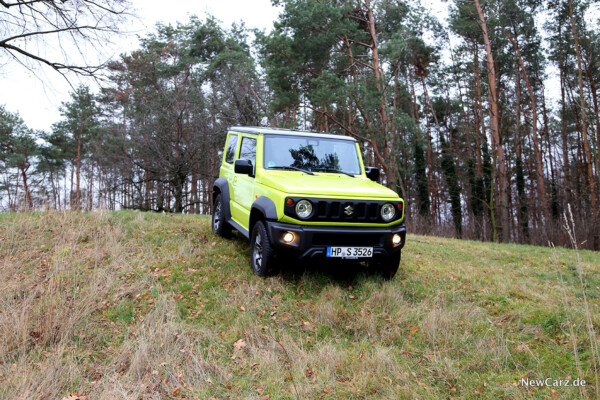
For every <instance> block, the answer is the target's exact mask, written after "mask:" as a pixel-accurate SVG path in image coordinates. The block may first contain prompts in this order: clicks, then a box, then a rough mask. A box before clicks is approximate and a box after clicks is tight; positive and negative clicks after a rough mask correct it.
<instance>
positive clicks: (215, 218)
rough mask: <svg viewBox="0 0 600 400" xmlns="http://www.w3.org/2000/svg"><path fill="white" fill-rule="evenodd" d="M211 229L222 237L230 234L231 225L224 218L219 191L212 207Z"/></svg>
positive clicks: (223, 208)
mask: <svg viewBox="0 0 600 400" xmlns="http://www.w3.org/2000/svg"><path fill="white" fill-rule="evenodd" d="M212 231H213V232H214V233H216V234H217V235H219V236H221V237H224V238H228V237H229V236H231V225H229V223H228V222H227V220H226V219H225V204H223V196H222V195H221V194H220V193H219V194H218V195H217V197H216V198H215V204H214V207H213V215H212Z"/></svg>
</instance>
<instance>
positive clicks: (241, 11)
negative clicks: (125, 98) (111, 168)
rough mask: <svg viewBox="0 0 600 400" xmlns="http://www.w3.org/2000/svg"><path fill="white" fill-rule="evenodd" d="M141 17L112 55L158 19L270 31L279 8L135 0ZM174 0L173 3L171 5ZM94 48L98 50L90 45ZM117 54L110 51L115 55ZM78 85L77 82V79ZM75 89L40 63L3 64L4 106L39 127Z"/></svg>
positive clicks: (256, 2)
mask: <svg viewBox="0 0 600 400" xmlns="http://www.w3.org/2000/svg"><path fill="white" fill-rule="evenodd" d="M131 2H132V4H133V6H134V8H135V10H134V13H135V14H136V15H137V16H138V17H137V19H135V20H132V22H131V25H130V26H127V27H124V30H127V31H129V34H127V35H125V36H124V37H123V38H120V39H119V40H118V41H117V44H116V45H115V47H114V50H113V52H112V55H114V56H118V55H119V54H121V53H127V52H130V51H132V50H135V49H136V48H137V44H138V40H137V37H138V36H145V35H146V34H148V33H150V32H152V31H153V30H154V26H155V25H156V23H158V22H162V23H173V24H174V23H175V22H177V21H179V22H184V23H185V22H187V21H188V20H189V16H190V15H197V16H199V17H204V16H205V15H206V14H207V13H208V14H211V15H213V16H215V17H216V18H218V19H219V20H221V21H222V22H223V24H224V25H225V26H227V27H229V26H231V24H232V23H233V22H240V21H244V22H245V24H246V26H247V27H249V28H258V29H267V30H269V29H270V28H271V27H272V25H273V21H274V20H275V19H276V18H277V16H278V14H279V12H278V9H277V8H276V7H273V6H272V5H271V1H270V0H251V1H250V0H220V1H214V0H196V1H187V0H171V1H170V2H165V1H164V0H132V1H131ZM167 4H168V5H167ZM90 51H93V50H92V49H90ZM110 55H111V54H107V56H110ZM73 83H74V84H75V85H76V84H77V81H76V80H74V81H73ZM70 90H71V87H70V86H69V85H68V83H67V82H66V81H65V80H64V78H62V77H61V76H60V75H59V74H58V73H56V72H54V71H52V70H50V69H49V68H45V67H40V68H38V69H36V70H35V71H34V72H31V71H28V70H27V69H26V68H24V67H23V66H21V65H19V64H17V63H15V62H8V63H5V64H0V104H3V105H5V106H6V108H7V109H8V110H9V111H11V112H19V113H20V114H21V117H22V118H23V119H24V120H25V122H26V124H27V125H28V126H29V127H30V128H33V129H45V130H49V129H50V127H51V125H52V124H53V123H54V122H57V121H59V120H60V118H61V117H60V112H59V107H60V104H61V102H63V101H68V100H69V91H70Z"/></svg>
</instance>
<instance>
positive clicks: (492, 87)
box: [475, 0, 509, 240]
mask: <svg viewBox="0 0 600 400" xmlns="http://www.w3.org/2000/svg"><path fill="white" fill-rule="evenodd" d="M475 7H476V8H477V14H478V15H479V21H480V23H481V30H482V32H483V41H484V43H485V51H486V55H487V65H488V80H489V97H490V132H491V134H492V140H493V143H494V147H495V149H496V157H497V160H498V197H499V201H498V202H496V207H497V208H498V210H499V213H500V219H501V222H500V224H497V221H496V224H497V227H498V231H499V238H500V239H501V240H507V239H508V237H509V235H508V232H506V231H505V229H504V228H505V227H508V212H507V209H506V206H507V205H508V199H507V191H506V187H507V183H506V162H505V160H504V152H503V151H502V143H501V142H500V132H499V130H498V117H499V111H498V93H497V87H496V67H495V65H494V55H493V53H492V45H491V43H490V38H489V35H488V29H487V23H486V19H485V17H484V15H483V11H482V9H481V6H480V4H479V0H475Z"/></svg>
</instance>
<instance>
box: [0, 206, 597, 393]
mask: <svg viewBox="0 0 600 400" xmlns="http://www.w3.org/2000/svg"><path fill="white" fill-rule="evenodd" d="M579 271H583V272H584V279H583V284H582V281H581V280H580V275H579ZM599 296H600V254H598V253H594V252H589V251H580V252H579V253H576V252H574V251H571V250H566V249H556V250H552V249H550V248H542V247H533V246H522V245H505V244H491V243H480V242H471V241H460V240H450V239H442V238H435V237H424V236H414V235H409V236H408V238H407V244H406V247H405V249H404V251H403V258H402V263H401V268H400V271H399V273H398V275H397V276H396V278H394V279H393V280H392V281H388V282H386V281H383V280H381V279H380V278H379V277H377V276H373V275H371V274H369V273H368V270H367V269H366V268H365V267H364V266H363V265H361V264H357V263H354V264H342V265H328V264H323V263H315V262H306V263H291V264H290V265H287V266H286V267H285V268H284V269H283V271H282V273H281V274H280V275H278V276H275V277H271V278H267V279H262V278H258V277H256V276H254V275H253V274H252V272H251V269H250V266H249V245H248V243H247V241H246V240H245V239H244V238H242V237H241V236H239V235H237V236H235V237H234V238H233V239H231V240H224V239H221V238H218V237H216V236H214V235H213V234H212V233H211V232H210V224H209V219H208V218H207V217H203V216H171V215H160V214H150V213H145V214H144V213H136V212H117V213H82V214H75V213H73V214H69V213H67V214H63V213H28V214H0V398H19V396H21V397H23V398H62V397H65V396H67V394H68V393H69V392H78V393H80V394H85V395H87V396H88V397H89V398H90V399H92V398H131V399H134V398H135V399H138V398H173V399H174V398H188V399H193V398H199V399H208V398H211V397H212V398H216V399H235V398H239V399H246V398H251V399H252V398H256V399H266V398H267V397H266V396H269V398H270V399H295V398H302V399H306V398H312V399H359V398H360V399H364V398H373V399H375V398H382V399H383V398H385V399H391V398H407V399H413V398H423V399H436V398H439V399H448V398H477V399H478V398H489V399H497V398H507V399H520V398H539V399H542V398H553V397H557V398H582V397H588V398H598V396H599V393H600V391H599V389H598V387H597V386H596V384H597V382H596V380H597V378H598V372H597V371H596V370H595V368H597V367H598V364H599V363H600V359H599V358H598V354H597V353H594V350H595V349H596V348H597V346H598V343H599V340H598V336H597V335H598V333H599V332H600V317H599V316H600V312H599V311H600V310H599V306H600V301H599V299H598V297H599ZM586 301H587V306H588V309H587V310H586V308H585V306H586ZM588 318H589V319H588ZM590 321H591V324H590V323H589V322H590ZM594 334H595V335H596V337H594V336H592V335H594ZM523 377H529V378H532V379H536V378H538V379H540V378H541V379H544V378H553V379H575V378H582V379H585V380H586V381H588V382H589V383H590V385H588V386H587V387H585V388H583V389H580V388H573V387H566V388H565V387H556V388H535V389H533V388H526V387H523V386H521V385H520V384H519V382H520V379H521V378H523Z"/></svg>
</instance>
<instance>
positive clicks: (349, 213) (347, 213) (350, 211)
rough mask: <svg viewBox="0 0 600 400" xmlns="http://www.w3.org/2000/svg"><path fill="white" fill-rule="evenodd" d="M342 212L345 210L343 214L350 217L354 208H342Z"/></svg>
mask: <svg viewBox="0 0 600 400" xmlns="http://www.w3.org/2000/svg"><path fill="white" fill-rule="evenodd" d="M344 210H346V211H344V214H346V215H348V216H350V215H352V214H353V213H354V208H352V206H350V205H349V206H346V208H344Z"/></svg>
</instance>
